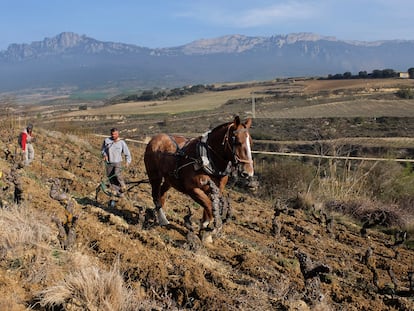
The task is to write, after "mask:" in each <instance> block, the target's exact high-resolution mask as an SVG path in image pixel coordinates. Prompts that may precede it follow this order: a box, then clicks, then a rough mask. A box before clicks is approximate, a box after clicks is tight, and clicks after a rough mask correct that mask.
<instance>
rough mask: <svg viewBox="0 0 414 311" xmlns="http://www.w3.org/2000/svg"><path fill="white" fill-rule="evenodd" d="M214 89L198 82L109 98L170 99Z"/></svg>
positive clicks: (112, 99)
mask: <svg viewBox="0 0 414 311" xmlns="http://www.w3.org/2000/svg"><path fill="white" fill-rule="evenodd" d="M213 89H214V86H213V85H204V84H197V85H191V86H184V87H180V88H174V89H171V90H160V91H156V90H144V91H142V92H141V93H137V94H130V95H123V96H119V95H118V96H116V97H113V98H111V99H110V100H109V103H110V104H114V103H120V102H131V101H154V100H168V99H177V98H180V97H183V96H186V95H191V94H196V93H203V92H206V91H211V90H213Z"/></svg>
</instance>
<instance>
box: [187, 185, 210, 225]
mask: <svg viewBox="0 0 414 311" xmlns="http://www.w3.org/2000/svg"><path fill="white" fill-rule="evenodd" d="M188 195H189V196H190V197H191V198H192V199H193V200H194V201H196V202H197V203H198V204H200V205H201V206H202V207H204V211H203V219H202V220H201V228H202V229H205V228H207V227H208V225H209V224H210V222H212V220H213V206H212V203H211V200H210V198H209V197H208V195H207V194H206V193H205V192H204V191H203V190H202V189H200V188H194V189H192V190H191V191H189V192H188Z"/></svg>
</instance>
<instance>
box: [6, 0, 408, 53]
mask: <svg viewBox="0 0 414 311" xmlns="http://www.w3.org/2000/svg"><path fill="white" fill-rule="evenodd" d="M413 12H414V1H413V0H273V1H272V0H254V1H253V0H0V50H5V49H7V47H8V46H9V45H10V44H12V43H19V44H21V43H28V44H30V43H32V42H34V41H42V40H44V39H45V38H51V37H54V36H56V35H58V34H60V33H62V32H74V33H77V34H80V35H86V36H88V37H91V38H94V39H97V40H99V41H112V42H122V43H127V44H134V45H138V46H142V47H148V48H163V47H176V46H180V45H184V44H187V43H190V42H192V41H195V40H199V39H210V38H216V37H221V36H225V35H234V34H240V35H246V36H262V37H270V36H272V35H286V34H290V33H299V32H311V33H316V34H319V35H322V36H330V37H336V38H337V39H339V40H357V41H377V40H393V39H403V40H414V25H413V20H414V19H413V15H412V14H413Z"/></svg>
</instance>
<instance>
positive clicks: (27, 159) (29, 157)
mask: <svg viewBox="0 0 414 311" xmlns="http://www.w3.org/2000/svg"><path fill="white" fill-rule="evenodd" d="M33 159H34V149H33V146H32V144H31V143H27V144H26V150H25V151H24V165H29V164H30V163H31V162H32V161H33Z"/></svg>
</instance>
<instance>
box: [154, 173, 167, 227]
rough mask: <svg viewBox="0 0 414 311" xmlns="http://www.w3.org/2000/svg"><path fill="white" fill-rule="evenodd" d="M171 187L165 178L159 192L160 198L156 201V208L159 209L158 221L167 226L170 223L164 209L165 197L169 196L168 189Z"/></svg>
mask: <svg viewBox="0 0 414 311" xmlns="http://www.w3.org/2000/svg"><path fill="white" fill-rule="evenodd" d="M170 187H171V185H170V184H169V183H168V182H167V181H165V180H164V182H163V184H162V185H161V188H160V190H159V193H158V194H159V197H158V200H157V202H156V203H155V208H156V210H157V218H158V223H159V224H160V226H166V225H168V224H169V223H170V222H169V221H168V219H167V217H166V216H165V214H164V210H163V207H164V204H165V199H166V197H167V191H168V190H169V189H170Z"/></svg>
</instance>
